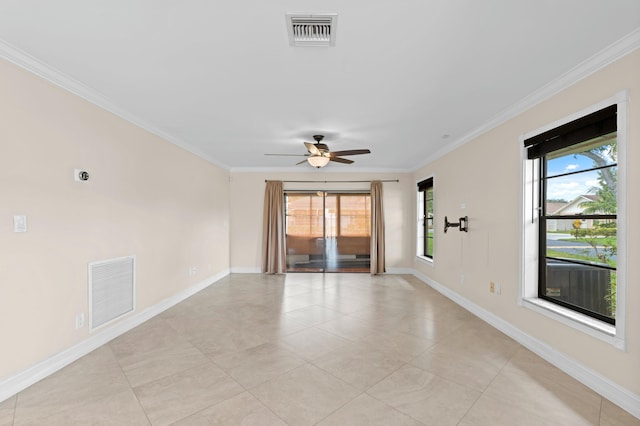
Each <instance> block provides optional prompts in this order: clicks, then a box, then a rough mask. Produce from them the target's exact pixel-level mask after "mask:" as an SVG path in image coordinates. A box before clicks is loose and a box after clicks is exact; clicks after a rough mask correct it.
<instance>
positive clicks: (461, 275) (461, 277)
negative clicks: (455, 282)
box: [460, 274, 464, 284]
mask: <svg viewBox="0 0 640 426" xmlns="http://www.w3.org/2000/svg"><path fill="white" fill-rule="evenodd" d="M460 284H464V274H460Z"/></svg>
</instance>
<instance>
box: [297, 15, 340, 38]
mask: <svg viewBox="0 0 640 426" xmlns="http://www.w3.org/2000/svg"><path fill="white" fill-rule="evenodd" d="M286 18H287V28H288V30H289V44H290V45H292V46H334V45H335V43H336V24H337V22H338V14H336V13H325V14H318V15H303V14H293V13H289V14H287V15H286Z"/></svg>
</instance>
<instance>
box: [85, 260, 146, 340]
mask: <svg viewBox="0 0 640 426" xmlns="http://www.w3.org/2000/svg"><path fill="white" fill-rule="evenodd" d="M134 271H135V258H134V257H133V256H130V257H123V258H120V259H111V260H105V261H100V262H92V263H90V264H89V329H90V330H93V329H94V328H96V327H100V326H101V325H104V324H106V323H108V322H110V321H113V320H115V319H116V318H119V317H121V316H122V315H124V314H126V313H128V312H131V311H133V309H134V305H135V300H134V289H135V274H134Z"/></svg>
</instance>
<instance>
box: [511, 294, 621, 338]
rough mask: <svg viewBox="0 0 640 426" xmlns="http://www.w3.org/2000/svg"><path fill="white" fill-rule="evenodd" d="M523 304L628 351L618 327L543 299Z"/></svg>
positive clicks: (527, 301) (530, 300) (531, 299)
mask: <svg viewBox="0 0 640 426" xmlns="http://www.w3.org/2000/svg"><path fill="white" fill-rule="evenodd" d="M522 302H523V305H524V306H525V307H527V308H529V309H532V310H534V311H536V312H538V313H540V314H542V315H545V316H547V317H549V318H552V319H554V320H556V321H558V322H561V323H562V324H565V325H567V326H569V327H572V328H574V329H576V330H580V331H582V332H584V333H586V334H588V335H590V336H592V337H595V338H597V339H600V340H602V341H604V342H607V343H609V344H611V345H613V346H615V347H616V348H618V349H620V350H626V343H625V341H624V338H623V337H621V336H618V335H617V334H616V327H615V326H614V325H611V324H607V323H605V322H602V321H599V320H597V319H595V318H591V317H589V316H587V315H583V314H581V313H579V312H575V311H572V310H571V309H567V308H564V307H562V306H558V305H556V304H554V303H551V302H548V301H546V300H543V299H538V298H530V299H523V300H522Z"/></svg>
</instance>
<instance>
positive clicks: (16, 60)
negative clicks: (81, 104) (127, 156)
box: [0, 40, 229, 170]
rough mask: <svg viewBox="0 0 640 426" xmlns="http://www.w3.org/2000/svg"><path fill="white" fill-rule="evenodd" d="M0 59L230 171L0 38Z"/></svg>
mask: <svg viewBox="0 0 640 426" xmlns="http://www.w3.org/2000/svg"><path fill="white" fill-rule="evenodd" d="M0 58H2V59H5V60H6V61H8V62H11V63H12V64H14V65H17V66H18V67H20V68H22V69H24V70H26V71H29V72H30V73H32V74H35V75H37V76H38V77H40V78H42V79H44V80H46V81H48V82H50V83H52V84H54V85H56V86H58V87H60V88H62V89H64V90H66V91H68V92H71V93H73V94H74V95H76V96H79V97H80V98H82V99H84V100H86V101H88V102H90V103H92V104H94V105H96V106H98V107H100V108H102V109H103V110H105V111H108V112H110V113H112V114H114V115H116V116H118V117H120V118H122V119H123V120H126V121H128V122H129V123H131V124H134V125H135V126H137V127H140V128H141V129H144V130H146V131H148V132H149V133H152V134H154V135H156V136H158V137H160V138H162V139H164V140H166V141H167V142H170V143H172V144H174V145H176V146H178V147H180V148H182V149H184V150H185V151H188V152H190V153H191V154H193V155H196V156H198V157H200V158H202V159H203V160H206V161H208V162H210V163H211V164H213V165H215V166H218V167H220V168H222V169H225V170H229V167H228V166H227V165H225V164H223V163H221V162H220V161H218V160H216V159H215V158H213V157H211V156H210V155H208V154H206V153H204V152H202V151H200V150H198V149H196V148H194V147H193V146H191V145H190V144H188V143H187V142H185V141H183V140H182V139H180V138H177V137H175V136H173V135H171V134H169V133H167V132H165V131H164V130H161V129H159V128H158V127H156V126H154V125H152V124H150V123H148V122H147V121H145V120H143V119H141V118H140V117H137V116H136V115H134V114H132V113H130V112H129V111H126V110H124V109H122V108H120V107H118V106H117V105H116V104H115V103H113V102H112V101H111V100H109V99H108V98H107V97H106V96H104V95H103V94H102V93H100V92H98V91H96V90H94V89H92V88H90V87H89V86H87V85H85V84H84V83H82V82H80V81H78V80H76V79H74V78H73V77H71V76H69V75H67V74H65V73H63V72H61V71H59V70H57V69H55V68H53V67H52V66H50V65H48V64H46V63H44V62H42V61H40V60H38V59H36V58H34V57H33V56H31V55H29V54H28V53H26V52H24V51H22V50H20V49H18V48H17V47H15V46H13V45H11V44H9V43H7V42H6V41H4V40H0Z"/></svg>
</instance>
